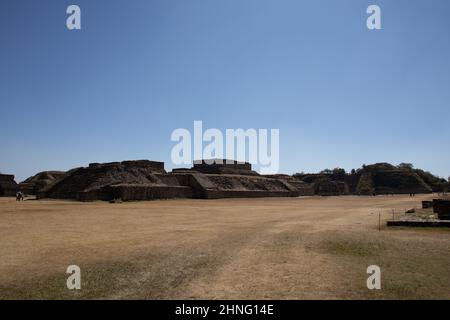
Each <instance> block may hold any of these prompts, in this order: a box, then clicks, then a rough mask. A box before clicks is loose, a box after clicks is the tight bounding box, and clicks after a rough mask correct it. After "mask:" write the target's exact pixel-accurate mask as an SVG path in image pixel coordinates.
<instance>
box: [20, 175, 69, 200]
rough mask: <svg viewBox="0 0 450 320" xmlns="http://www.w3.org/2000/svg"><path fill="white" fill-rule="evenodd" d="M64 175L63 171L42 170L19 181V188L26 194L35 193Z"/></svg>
mask: <svg viewBox="0 0 450 320" xmlns="http://www.w3.org/2000/svg"><path fill="white" fill-rule="evenodd" d="M64 175H65V172H64V171H43V172H39V173H38V174H36V175H34V176H32V177H29V178H28V179H26V180H25V181H23V182H21V183H19V189H20V191H22V192H23V193H24V194H26V195H36V194H38V192H40V191H41V190H43V189H44V188H46V187H48V186H49V185H52V184H53V183H55V182H56V181H58V180H59V179H61V178H62V177H63V176H64Z"/></svg>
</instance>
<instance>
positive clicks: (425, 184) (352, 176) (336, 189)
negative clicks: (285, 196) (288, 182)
mask: <svg viewBox="0 0 450 320" xmlns="http://www.w3.org/2000/svg"><path fill="white" fill-rule="evenodd" d="M294 177H295V178H296V179H299V180H301V181H304V182H306V183H309V184H311V185H312V186H313V188H314V191H315V193H316V194H320V195H335V194H336V195H339V194H361V195H370V194H405V193H406V194H407V193H430V192H442V191H446V190H447V189H448V188H449V182H448V181H446V180H445V179H442V178H439V177H437V176H434V175H433V174H431V173H430V172H427V171H424V170H421V169H414V167H413V166H412V165H411V164H400V165H398V166H394V165H392V164H389V163H375V164H372V165H363V166H362V168H360V169H357V170H352V172H351V173H346V172H345V170H344V169H340V168H336V169H334V170H324V171H322V172H320V173H313V174H305V173H297V174H295V175H294Z"/></svg>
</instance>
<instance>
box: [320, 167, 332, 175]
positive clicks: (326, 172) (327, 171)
mask: <svg viewBox="0 0 450 320" xmlns="http://www.w3.org/2000/svg"><path fill="white" fill-rule="evenodd" d="M320 173H323V174H332V173H333V171H331V170H330V169H328V168H327V169H324V170H322V171H320Z"/></svg>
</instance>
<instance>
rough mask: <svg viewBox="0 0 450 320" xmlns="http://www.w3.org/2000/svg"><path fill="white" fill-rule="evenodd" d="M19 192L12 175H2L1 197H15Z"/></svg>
mask: <svg viewBox="0 0 450 320" xmlns="http://www.w3.org/2000/svg"><path fill="white" fill-rule="evenodd" d="M17 191H19V186H18V185H17V183H16V181H14V175H12V174H0V197H13V196H15V195H16V192H17Z"/></svg>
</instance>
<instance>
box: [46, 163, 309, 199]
mask: <svg viewBox="0 0 450 320" xmlns="http://www.w3.org/2000/svg"><path fill="white" fill-rule="evenodd" d="M289 180H290V179H282V178H279V177H268V176H261V175H259V174H258V173H256V172H255V171H252V170H251V164H249V163H244V164H243V163H238V162H235V161H226V162H224V163H214V164H207V163H205V162H200V163H195V164H194V166H193V167H192V168H190V169H177V170H173V171H172V172H171V173H167V172H166V171H165V170H164V163H163V162H156V161H148V160H139V161H124V162H112V163H102V164H99V163H92V164H90V165H89V166H88V167H85V168H76V169H73V170H70V171H68V172H67V173H66V174H64V175H63V177H61V178H60V179H59V180H58V181H56V182H54V183H52V184H50V185H48V186H47V187H45V188H43V189H41V190H40V191H39V192H38V197H40V198H43V197H47V198H57V199H76V200H80V201H89V200H113V199H121V200H123V201H127V200H150V199H164V198H202V199H217V198H236V197H246V198H249V197H296V196H299V195H302V194H308V195H309V194H312V189H310V188H309V187H308V186H307V185H306V184H305V183H303V182H300V181H299V182H298V184H297V186H296V184H295V183H291V181H289Z"/></svg>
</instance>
